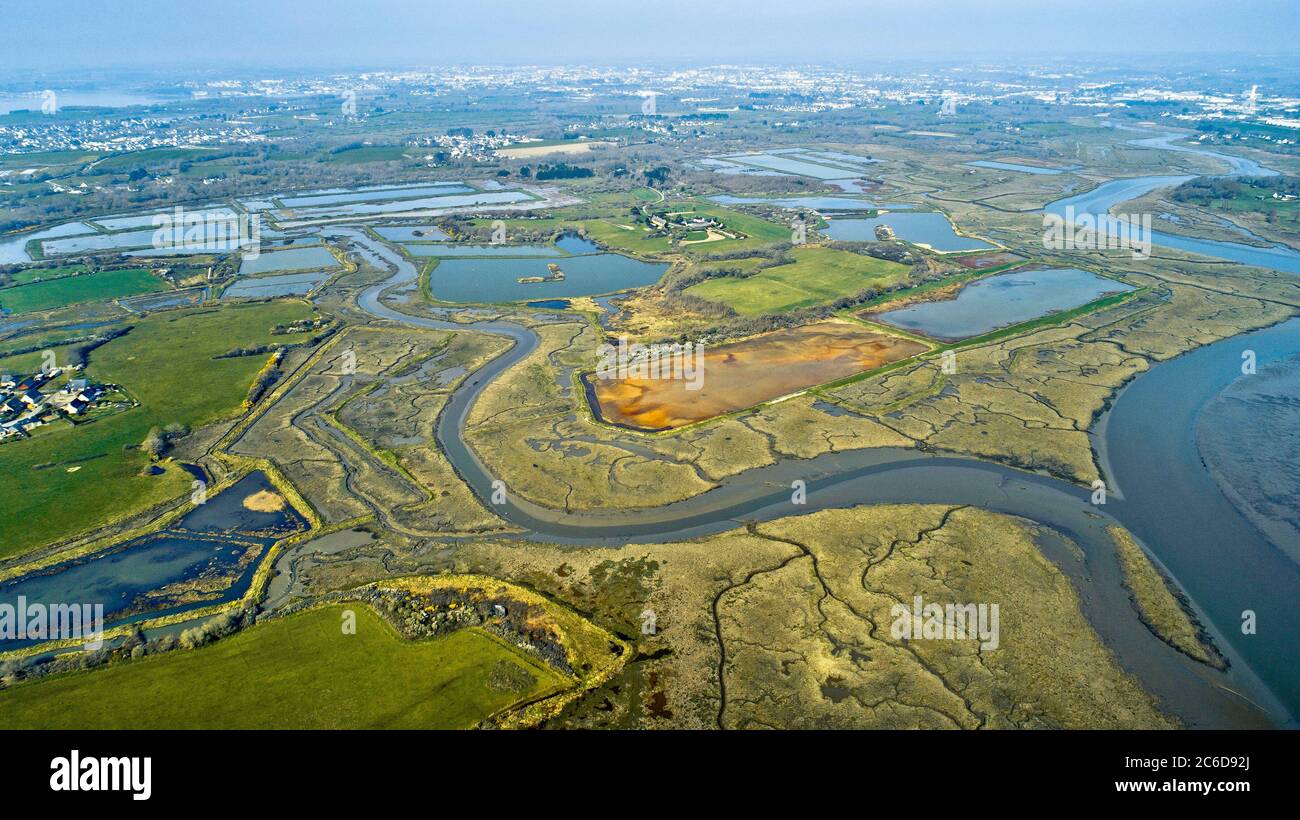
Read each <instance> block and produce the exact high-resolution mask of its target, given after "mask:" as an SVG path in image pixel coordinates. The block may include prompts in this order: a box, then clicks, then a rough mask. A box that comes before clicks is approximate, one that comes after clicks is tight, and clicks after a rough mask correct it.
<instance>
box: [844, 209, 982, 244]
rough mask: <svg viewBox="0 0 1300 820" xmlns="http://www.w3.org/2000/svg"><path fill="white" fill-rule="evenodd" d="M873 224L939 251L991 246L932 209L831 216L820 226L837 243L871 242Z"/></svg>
mask: <svg viewBox="0 0 1300 820" xmlns="http://www.w3.org/2000/svg"><path fill="white" fill-rule="evenodd" d="M877 225H887V226H889V227H890V228H892V229H893V231H894V234H895V235H896V236H897V237H898V238H899V239H901V240H903V241H904V242H910V243H912V244H913V245H920V246H921V247H925V248H930V249H931V250H935V251H939V252H940V253H947V252H950V251H982V250H988V249H989V248H993V247H995V246H994V245H991V244H989V243H988V242H984V241H983V240H980V239H971V238H970V237H968V236H962V235H960V234H958V233H957V231H956V230H955V229H954V228H953V226H952V223H951V222H949V221H948V217H946V216H944V215H943V214H941V213H936V212H933V211H929V212H909V213H902V214H896V213H887V214H881V215H880V216H873V217H854V218H852V219H832V220H831V223H830V226H829V227H827V228H823V229H822V233H824V234H826V235H827V236H829V237H830V238H831V239H835V240H839V241H841V242H875V241H877V240H876V226H877Z"/></svg>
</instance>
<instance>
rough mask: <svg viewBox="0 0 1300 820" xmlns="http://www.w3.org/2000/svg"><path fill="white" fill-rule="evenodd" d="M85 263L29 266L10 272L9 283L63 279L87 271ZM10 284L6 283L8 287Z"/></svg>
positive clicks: (21, 283)
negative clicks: (46, 266)
mask: <svg viewBox="0 0 1300 820" xmlns="http://www.w3.org/2000/svg"><path fill="white" fill-rule="evenodd" d="M85 272H86V266H85V265H76V264H74V265H60V266H58V267H56V268H28V269H27V270H20V271H18V272H17V273H11V274H9V285H26V284H29V283H31V282H37V281H40V282H44V281H47V280H50V279H62V278H63V277H65V276H72V275H74V274H78V273H85ZM9 285H6V287H8V286H9Z"/></svg>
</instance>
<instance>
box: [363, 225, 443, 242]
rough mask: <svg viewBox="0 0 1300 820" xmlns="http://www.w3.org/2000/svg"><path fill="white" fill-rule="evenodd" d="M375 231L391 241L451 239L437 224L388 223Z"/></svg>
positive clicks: (439, 240)
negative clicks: (389, 224)
mask: <svg viewBox="0 0 1300 820" xmlns="http://www.w3.org/2000/svg"><path fill="white" fill-rule="evenodd" d="M375 233H377V234H379V235H380V236H381V237H383V238H384V239H387V240H388V241H390V242H446V241H447V240H448V239H451V237H450V236H447V233H446V231H444V230H443V229H442V228H439V227H438V226H437V225H391V226H388V225H386V226H382V227H378V228H375Z"/></svg>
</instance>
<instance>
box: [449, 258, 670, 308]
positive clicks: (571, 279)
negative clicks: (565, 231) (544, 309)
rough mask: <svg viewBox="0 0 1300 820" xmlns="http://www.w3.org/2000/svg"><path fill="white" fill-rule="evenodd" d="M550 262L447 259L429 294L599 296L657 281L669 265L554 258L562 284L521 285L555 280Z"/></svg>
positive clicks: (467, 298)
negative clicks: (531, 279) (535, 279)
mask: <svg viewBox="0 0 1300 820" xmlns="http://www.w3.org/2000/svg"><path fill="white" fill-rule="evenodd" d="M547 264H548V259H547V258H542V259H502V258H500V257H495V258H493V257H487V258H482V257H481V258H476V259H443V260H441V261H439V262H438V266H437V267H435V268H434V269H433V271H432V272H431V273H430V274H429V290H430V292H431V293H432V294H433V297H434V298H435V299H439V300H442V301H445V302H519V301H532V300H539V299H554V298H572V297H575V296H595V295H597V294H601V293H613V292H614V291H619V290H627V289H629V288H639V287H644V286H646V285H653V284H654V283H655V282H658V281H659V279H660V277H662V276H663V275H664V272H665V271H667V270H668V265H667V264H664V263H657V262H642V261H640V260H637V259H630V258H628V257H626V256H620V255H618V254H616V253H598V254H591V255H588V256H566V257H559V258H556V259H555V264H557V265H559V267H560V270H561V271H563V272H564V279H563V280H558V281H550V282H519V281H518V280H519V279H521V278H527V277H546V276H549V275H551V271H550V269H549V268H548V267H547Z"/></svg>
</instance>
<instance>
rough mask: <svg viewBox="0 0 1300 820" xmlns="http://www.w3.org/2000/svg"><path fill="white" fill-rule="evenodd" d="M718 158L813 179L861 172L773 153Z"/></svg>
mask: <svg viewBox="0 0 1300 820" xmlns="http://www.w3.org/2000/svg"><path fill="white" fill-rule="evenodd" d="M719 159H722V160H724V161H726V162H730V163H733V164H735V165H741V166H747V167H750V168H760V169H763V170H767V171H778V172H780V173H783V174H793V175H795V176H801V177H812V178H813V179H844V178H846V177H854V176H858V175H859V174H860V173H861V171H857V170H851V169H847V168H837V167H832V166H830V165H820V164H817V163H814V162H809V161H807V160H802V159H798V158H796V157H793V156H777V155H775V154H730V155H727V156H723V157H719Z"/></svg>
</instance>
